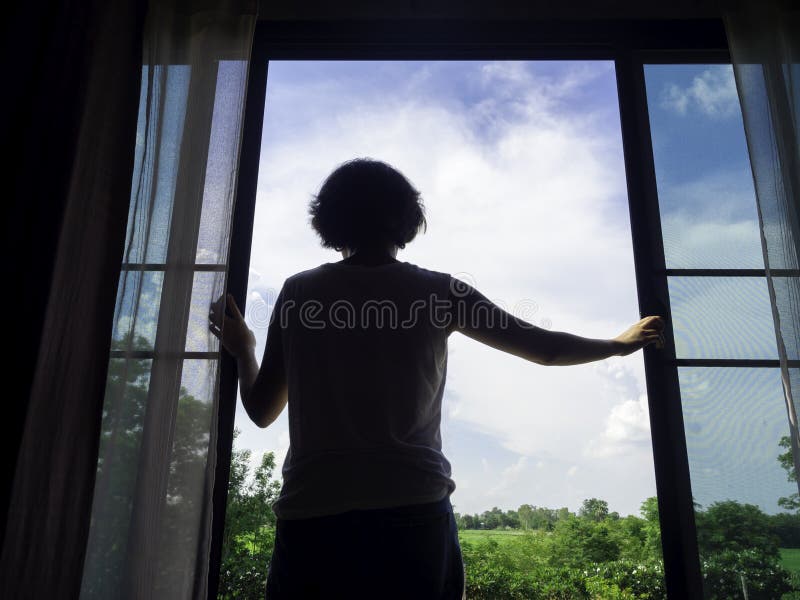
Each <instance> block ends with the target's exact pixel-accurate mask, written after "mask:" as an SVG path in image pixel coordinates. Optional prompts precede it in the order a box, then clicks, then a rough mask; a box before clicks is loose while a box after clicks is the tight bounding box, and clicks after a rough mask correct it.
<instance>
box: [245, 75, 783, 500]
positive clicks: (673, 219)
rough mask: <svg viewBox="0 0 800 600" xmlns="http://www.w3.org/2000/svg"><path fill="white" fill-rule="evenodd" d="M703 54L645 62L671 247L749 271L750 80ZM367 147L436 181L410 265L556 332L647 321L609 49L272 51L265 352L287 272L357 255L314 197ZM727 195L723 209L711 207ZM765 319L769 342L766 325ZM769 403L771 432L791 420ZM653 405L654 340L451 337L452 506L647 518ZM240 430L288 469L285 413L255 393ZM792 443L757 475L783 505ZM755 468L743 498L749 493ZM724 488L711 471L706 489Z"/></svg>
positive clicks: (265, 151) (255, 289) (251, 308)
mask: <svg viewBox="0 0 800 600" xmlns="http://www.w3.org/2000/svg"><path fill="white" fill-rule="evenodd" d="M693 69H694V72H686V71H681V69H675V68H670V67H661V66H659V67H655V68H649V70H648V73H647V83H648V95H649V97H650V111H651V118H652V120H653V130H654V134H653V136H654V146H655V153H656V161H657V170H658V178H659V193H660V195H661V194H663V196H664V202H663V204H662V219H663V220H664V222H665V237H667V238H668V242H669V243H671V244H672V248H673V249H674V252H673V253H672V254H670V253H669V251H668V256H670V257H671V258H670V260H673V262H675V261H677V262H676V264H674V265H671V266H699V265H696V264H693V263H691V261H693V260H697V259H696V258H695V257H697V256H698V255H700V256H702V257H703V259H702V260H703V261H706V262H709V261H710V262H711V263H714V261H716V262H717V263H725V264H727V263H726V261H727V262H731V261H732V262H734V263H737V264H736V265H735V266H751V265H750V264H749V263H748V264H739V263H743V262H744V263H746V262H747V261H751V262H752V261H755V260H756V259H757V258H758V254H757V252H755V251H754V250H753V247H752V244H753V239H755V242H756V243H757V241H758V238H757V230H756V237H755V238H753V231H754V230H753V223H754V221H753V219H754V218H755V212H754V207H753V200H752V183H751V182H750V183H749V185H750V188H749V192H748V191H747V187H746V185H745V184H746V183H747V182H748V181H749V180H748V179H747V178H748V177H749V170H748V169H747V157H746V148H744V147H743V137H742V134H741V131H739V132H738V133H737V131H736V126H737V123H738V127H739V128H741V123H740V121H738V122H737V121H736V118H737V114H738V113H737V112H736V111H738V105H737V104H735V89H734V90H733V96H731V92H730V89H731V88H730V82H729V81H728V80H727V79H726V75H725V73H724V72H718V71H717V70H715V69H716V68H711V69H710V70H708V74H705V71H704V68H701V69H700V70H698V67H693ZM731 102H733V105H731ZM731 106H733V108H731ZM738 118H740V117H738ZM356 156H371V157H373V158H378V159H381V160H385V161H387V162H389V163H390V164H393V165H394V166H396V167H397V168H399V169H400V170H401V171H403V172H404V173H405V174H406V175H407V176H408V177H409V179H411V181H412V182H413V183H414V184H415V185H416V186H417V187H418V188H419V189H420V190H421V192H422V195H423V198H424V201H425V203H426V207H427V215H428V221H429V228H428V233H427V234H425V235H422V236H420V237H419V238H418V239H417V240H415V241H414V242H413V243H412V244H410V245H409V246H408V247H407V248H406V249H405V250H403V251H401V253H400V255H399V256H398V257H399V258H400V259H401V260H407V261H409V262H414V263H417V264H420V265H422V266H425V267H428V268H431V269H436V270H441V271H445V272H449V273H452V274H453V275H455V276H457V277H460V278H463V279H465V280H467V281H469V282H470V283H472V284H473V285H475V286H476V287H477V288H478V289H480V290H481V291H483V292H484V293H485V294H486V295H487V296H489V297H490V298H492V299H493V300H495V301H497V302H498V303H501V304H503V305H504V306H505V307H506V308H507V309H508V310H511V311H512V312H515V313H516V314H518V315H519V316H522V317H523V318H526V319H527V320H529V321H530V322H533V323H535V324H537V325H540V326H542V327H547V328H551V329H554V330H560V331H569V332H571V333H577V334H580V335H585V336H588V337H603V338H608V337H613V336H614V335H616V334H618V333H619V332H621V331H622V330H623V329H624V328H626V327H627V326H628V325H630V324H631V323H633V322H635V321H636V320H637V319H638V317H639V315H638V308H637V301H636V287H635V280H634V271H633V252H632V248H631V241H630V225H629V221H628V204H627V202H628V201H627V192H626V189H625V175H624V165H623V160H622V146H621V135H620V129H619V115H618V109H617V98H616V83H615V79H614V69H613V64H612V63H605V62H536V63H521V62H505V63H481V62H439V63H422V62H381V63H377V62H362V63H344V62H316V63H313V62H307V63H301V62H293V63H291V62H273V63H270V66H269V80H268V85H267V99H266V107H265V121H264V132H263V141H262V155H261V164H260V172H259V185H258V195H257V207H256V218H255V226H254V235H253V250H252V257H251V273H250V280H249V289H248V309H247V312H246V318H247V319H248V322H249V323H250V326H251V327H252V328H253V329H254V331H255V332H256V336H257V338H258V342H259V346H258V348H257V355H258V357H259V359H260V357H261V353H262V352H263V343H264V337H265V334H266V322H267V320H268V317H269V312H270V310H271V304H272V301H273V300H274V298H275V295H276V294H277V291H278V290H279V288H280V286H281V284H282V282H283V280H284V279H285V278H286V277H288V276H289V275H291V274H293V273H295V272H297V271H300V270H303V269H306V268H310V267H313V266H315V265H318V264H320V263H322V262H331V261H335V260H339V259H340V258H341V257H340V256H339V255H337V254H335V253H334V252H333V251H330V250H324V249H322V248H321V247H320V246H319V243H318V241H317V239H316V237H315V235H314V233H313V232H312V230H311V229H310V227H309V226H308V219H307V214H306V207H307V203H308V200H309V198H310V196H311V194H313V193H314V192H316V191H317V190H318V188H319V185H320V184H321V182H322V180H323V179H324V177H325V176H326V175H327V174H328V173H329V172H330V171H331V170H332V169H333V168H335V167H336V166H337V165H338V164H340V163H341V162H343V161H345V160H348V159H350V158H353V157H356ZM686 165H690V166H689V167H687V166H686ZM710 194H713V195H714V197H715V198H719V199H720V200H721V202H720V204H722V205H724V206H725V207H726V208H725V210H719V209H717V208H715V209H709V208H708V203H707V202H706V203H702V202H701V201H702V200H703V199H704V198H709V197H711V196H710ZM748 194H749V195H748ZM667 233H669V236H667ZM748 244H750V246H748ZM756 250H757V246H756ZM737 253H739V254H737ZM687 257H688V258H687ZM681 261H683V263H686V264H683V263H681ZM687 261H688V262H687ZM678 263H680V264H678ZM702 266H722V264H703V265H702ZM731 266H734V265H731ZM754 266H758V265H754ZM723 295H724V294H723ZM756 295H757V294H756ZM689 296H690V300H689V301H690V302H700V303H702V302H706V303H707V304H708V302H711V303H712V304H713V301H715V298H716V297H714V296H713V294H712V297H711V299H710V300H709V299H708V298H705V297H703V296H702V294H696V293H695V294H694V295H692V292H691V290H690V292H689ZM717 296H719V294H717ZM717 300H718V298H717ZM754 302H755V303H758V299H756V300H754ZM698 306H700V305H698ZM712 308H713V307H712ZM709 310H710V312H711V313H712V314H716V313H715V312H714V310H713V309H709ZM753 310H754V311H755V312H758V310H760V309H759V308H758V307H755V308H753ZM690 312H691V311H690ZM712 324H713V323H712ZM720 326H721V327H723V329H724V324H721V325H720ZM767 326H768V323H767ZM753 328H754V333H753V339H761V342H763V343H766V344H767V346H766V347H767V350H766V351H767V352H769V344H768V339H766V338H764V337H763V336H764V335H767V334H768V333H769V332H767V334H765V333H764V324H763V323H762V322H761V321H758V320H756V322H755V325H753ZM765 340H766V341H765ZM687 343H688V342H687ZM762 346H763V344H762ZM686 347H687V348H691V346H686ZM690 379H691V378H690ZM692 381H694V380H692ZM701 383H702V382H701ZM687 385H688V384H687ZM720 385H722V388H723V389H724V384H720ZM720 385H718V386H717V388H719V387H720ZM701 387H702V386H701ZM692 389H694V390H696V389H697V386H696V385H695V387H693V388H692ZM759 389H763V388H759ZM766 396H769V394H766ZM769 397H770V398H771V396H769ZM746 400H747V398H745V399H744V400H743V401H746ZM764 401H765V402H769V398H766V399H765V400H764ZM778 401H779V402H780V399H778ZM770 406H771V407H772V408H770V410H769V411H767V412H768V413H769V419H767V420H768V421H769V423H768V429H769V431H768V433H767V435H769V436H773V435H774V433H775V432H777V431H778V429H779V427H780V415H779V411H776V410H774V404H770ZM778 406H780V404H778ZM648 419H649V417H648V412H647V401H646V396H645V385H644V371H643V365H642V359H641V354H640V353H637V354H634V355H632V356H628V357H624V358H623V357H614V358H611V359H608V360H605V361H602V362H598V363H593V364H589V365H580V366H573V367H550V368H547V367H542V366H539V365H534V364H532V363H527V362H525V361H523V360H521V359H518V358H515V357H512V356H508V355H504V354H502V353H499V352H497V351H494V350H491V349H489V348H487V347H485V346H482V345H480V344H478V343H477V342H474V341H472V340H469V339H467V338H465V337H463V336H459V335H458V334H454V335H453V336H452V337H451V339H450V360H449V367H448V385H447V389H446V393H445V399H444V406H443V420H442V436H443V444H444V452H445V454H446V455H447V456H448V458H449V459H450V461H451V463H452V465H453V477H454V479H455V481H456V484H457V486H458V487H457V489H456V491H455V493H454V494H453V498H452V501H453V504H454V505H455V507H456V510H457V511H460V512H477V511H483V510H487V509H489V508H491V507H492V506H500V507H501V508H504V509H506V508H517V507H518V506H519V505H520V504H523V503H530V504H535V505H539V506H549V507H561V506H567V507H569V508H570V509H571V510H576V509H577V508H578V507H579V506H580V503H581V501H582V500H583V499H584V498H588V497H592V496H594V497H600V498H603V499H606V500H608V502H609V504H610V507H611V510H617V511H619V512H620V513H622V514H631V513H637V512H638V508H639V504H640V503H641V501H642V500H644V499H645V498H646V497H648V496H652V495H655V483H654V475H653V462H652V452H651V441H650V434H649V420H648ZM698 422H699V421H698ZM237 427H239V428H240V429H241V430H242V435H241V436H240V438H239V440H238V441H239V444H240V445H241V446H245V447H249V448H251V449H253V450H254V454H255V455H256V456H255V457H254V461H255V460H257V458H258V455H259V454H260V453H261V452H263V451H268V450H272V451H275V452H276V455H277V459H278V463H279V464H281V463H282V461H283V458H284V456H285V453H286V450H287V448H288V443H289V438H288V427H287V422H286V412H284V414H283V415H281V417H280V418H279V419H278V420H277V421H276V422H275V423H274V424H273V425H271V426H270V427H269V428H267V429H259V428H257V427H256V426H255V425H253V424H252V423H251V422H250V421H249V419H248V418H247V416H246V414H245V413H244V410H243V408H242V407H241V404H239V405H238V406H237ZM698 439H704V438H702V436H701V437H700V438H698ZM720 443H721V442H720ZM718 445H719V444H718ZM722 447H724V446H722ZM765 452H766V451H765ZM769 452H772V450H771V449H770V450H769ZM775 454H776V452H773V453H772V454H771V455H770V456H767V454H766V453H765V454H764V456H763V457H760V458H759V460H757V461H756V464H755V466H753V467H752V469H751V470H750V471H748V472H747V473H751V472H752V473H753V476H754V477H755V476H756V475H757V474H758V473H761V475H760V476H761V480H759V481H760V483H758V482H755V483H757V484H758V485H759V487H760V488H761V490H760V492H759V493H760V494H761V496H759V497H755V496H753V497H752V498H748V499H749V501H757V502H759V503H761V502H763V503H764V507H765V508H768V509H773V507H774V499H775V498H776V497H777V495H778V490H780V493H781V494H785V493H789V491H790V490H789V489H788V484H785V483H784V484H781V481H782V477H783V476H782V472H781V471H780V470H779V469H778V468H777V462H776V461H775V459H774V456H775ZM698 456H699V455H698ZM704 460H707V461H711V463H710V464H711V467H709V466H708V465H706V464H705V463H703V465H701V467H702V468H712V467H717V466H720V460H718V458H714V457H713V456H712V457H711V458H706V459H704ZM770 461H771V462H770ZM723 466H724V465H723ZM747 473H745V475H743V476H742V477H744V478H745V483H746V484H747V485H740V486H739V487H738V488H736V490H738V491H736V490H734V491H735V493H737V494H740V495H741V494H743V493H745V492H747V490H749V489H750V488H751V487H754V486H753V485H750V484H752V483H754V482H753V481H749V480H747V477H748V475H747ZM693 475H694V474H693ZM700 477H701V475H698V478H700ZM699 481H700V479H698V482H699ZM718 488H719V486H717V487H716V488H715V487H714V486H711V487H708V486H706V488H703V489H704V491H703V493H704V497H703V498H699V500H700V501H701V502H703V501H704V500H706V498H712V496H713V494H715V493H717V491H716V490H717V489H718ZM765 490H766V491H765ZM747 493H750V492H747ZM751 495H752V494H751ZM756 495H757V494H756Z"/></svg>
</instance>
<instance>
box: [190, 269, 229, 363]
mask: <svg viewBox="0 0 800 600" xmlns="http://www.w3.org/2000/svg"><path fill="white" fill-rule="evenodd" d="M224 284H225V277H224V273H221V272H214V271H200V272H197V273H195V274H194V281H193V283H192V301H191V304H190V306H189V324H188V327H187V329H186V351H187V352H216V351H218V350H219V340H218V339H217V338H216V337H215V336H214V335H213V334H212V333H211V331H209V329H208V310H209V307H210V306H211V303H212V302H213V301H215V300H216V299H217V298H219V297H220V296H221V295H222V291H223V287H222V286H223V285H224Z"/></svg>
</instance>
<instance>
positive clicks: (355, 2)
mask: <svg viewBox="0 0 800 600" xmlns="http://www.w3.org/2000/svg"><path fill="white" fill-rule="evenodd" d="M722 1H723V0H606V1H603V0H561V1H555V0H335V1H331V0H305V1H291V0H259V18H260V19H263V20H270V21H272V20H276V21H278V20H336V19H470V20H481V19H491V20H499V19H500V20H501V19H533V20H550V19H590V20H593V19H709V18H717V17H719V15H720V8H719V7H720V3H721V2H722Z"/></svg>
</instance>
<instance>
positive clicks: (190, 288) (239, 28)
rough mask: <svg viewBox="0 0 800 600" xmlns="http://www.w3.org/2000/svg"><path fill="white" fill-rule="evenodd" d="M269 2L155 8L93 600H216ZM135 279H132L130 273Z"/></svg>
mask: <svg viewBox="0 0 800 600" xmlns="http://www.w3.org/2000/svg"><path fill="white" fill-rule="evenodd" d="M256 13H257V3H256V2H255V1H253V0H229V1H221V2H215V1H212V0H207V1H205V2H189V1H188V0H182V1H179V0H153V1H151V3H150V6H149V10H148V15H147V21H146V23H145V32H144V39H143V67H142V79H141V92H140V97H139V116H138V126H137V135H136V149H135V160H134V172H133V178H132V185H131V188H130V203H129V210H128V218H127V223H128V228H127V237H126V240H125V249H124V257H123V259H122V265H121V273H120V278H119V286H118V289H117V298H116V309H115V315H114V330H113V334H112V336H111V355H110V359H109V362H108V377H107V380H106V391H105V400H104V406H103V420H102V425H101V433H100V451H99V459H98V462H97V483H96V486H95V493H94V501H93V507H92V518H91V529H90V534H89V542H88V546H87V554H86V562H85V566H84V572H83V582H82V587H81V597H82V598H103V599H105V598H137V599H138V598H171V599H172V598H175V599H179V598H205V596H206V594H207V580H208V562H209V551H210V541H211V514H212V510H211V509H212V506H211V501H212V497H213V494H212V490H213V478H214V472H215V466H216V456H215V448H216V432H217V426H216V419H217V413H218V405H217V402H218V383H219V364H220V361H219V356H220V355H219V350H220V349H219V344H218V341H217V339H216V338H215V337H214V336H213V335H212V334H211V333H210V331H209V330H208V310H209V307H210V304H211V302H212V301H213V300H215V299H216V298H218V297H219V296H221V295H222V294H223V293H224V291H225V285H226V274H227V270H228V248H229V245H230V235H231V225H232V216H233V209H234V192H235V184H236V175H237V169H238V162H239V146H240V140H241V134H242V124H243V118H244V101H245V94H246V88H247V73H248V65H249V57H250V51H251V46H252V40H253V33H254V30H255V24H256V16H257V15H256ZM117 267H118V268H119V267H120V265H119V264H118V265H117Z"/></svg>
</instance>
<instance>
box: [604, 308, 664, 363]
mask: <svg viewBox="0 0 800 600" xmlns="http://www.w3.org/2000/svg"><path fill="white" fill-rule="evenodd" d="M614 341H615V342H617V343H618V344H619V346H620V348H621V350H620V351H619V352H618V355H619V356H627V355H628V354H631V353H633V352H636V351H637V350H639V349H640V348H644V347H645V346H647V345H649V344H655V345H656V348H663V347H664V319H663V318H662V317H659V316H653V315H651V316H648V317H645V318H644V319H641V320H640V321H638V322H636V323H634V324H633V325H631V326H630V327H628V329H626V330H625V331H623V332H622V333H620V334H619V335H618V336H617V337H615V338H614Z"/></svg>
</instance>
